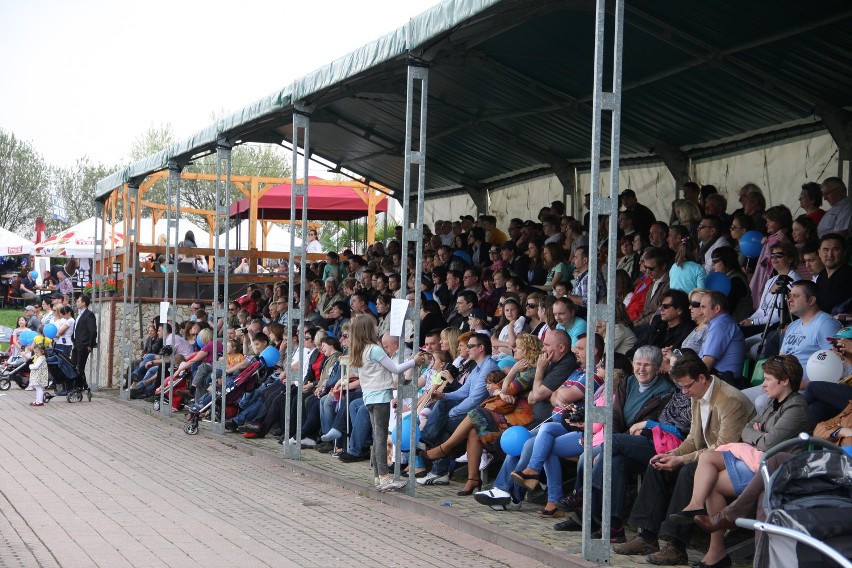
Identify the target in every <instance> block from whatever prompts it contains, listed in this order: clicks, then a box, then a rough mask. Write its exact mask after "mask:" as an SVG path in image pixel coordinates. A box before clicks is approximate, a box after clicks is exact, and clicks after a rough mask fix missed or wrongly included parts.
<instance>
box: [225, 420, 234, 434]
mask: <svg viewBox="0 0 852 568" xmlns="http://www.w3.org/2000/svg"><path fill="white" fill-rule="evenodd" d="M225 430H228V431H229V432H236V431H237V423H236V422H234V421H233V420H225Z"/></svg>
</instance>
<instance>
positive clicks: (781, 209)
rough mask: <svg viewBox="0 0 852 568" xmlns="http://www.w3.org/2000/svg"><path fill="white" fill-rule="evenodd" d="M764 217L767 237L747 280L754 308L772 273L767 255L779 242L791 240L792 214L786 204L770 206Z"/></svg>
mask: <svg viewBox="0 0 852 568" xmlns="http://www.w3.org/2000/svg"><path fill="white" fill-rule="evenodd" d="M765 218H766V234H767V237H766V239H764V241H765V242H764V244H763V249H761V251H760V256H758V258H757V264H756V265H755V267H754V274H753V275H752V277H751V282H749V286H750V287H751V297H752V300H753V302H754V307H755V309H757V308H758V307H759V306H758V302H759V301H760V296H761V292H763V287H764V285H765V284H766V281H767V280H769V278H770V276H771V275H772V269H773V267H772V264H771V263H770V262H769V261H770V259H769V255H770V252H771V250H772V248H773V247H774V246H775V245H777V244H778V243H779V242H791V241H792V239H791V236H790V232H791V230H792V229H793V215H792V214H791V213H790V210H789V209H788V208H787V206H786V205H776V206H774V207H770V208H769V209H768V210H767V211H766V216H765Z"/></svg>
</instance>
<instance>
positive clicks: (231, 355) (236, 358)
mask: <svg viewBox="0 0 852 568" xmlns="http://www.w3.org/2000/svg"><path fill="white" fill-rule="evenodd" d="M240 351H242V346H241V345H240V344H239V343H237V340H236V339H229V340H228V351H227V353H226V354H225V355H226V356H227V359H228V367H233V366H234V365H237V364H239V363H242V362H243V361H244V360H245V358H246V357H245V355H243V354H242V353H240Z"/></svg>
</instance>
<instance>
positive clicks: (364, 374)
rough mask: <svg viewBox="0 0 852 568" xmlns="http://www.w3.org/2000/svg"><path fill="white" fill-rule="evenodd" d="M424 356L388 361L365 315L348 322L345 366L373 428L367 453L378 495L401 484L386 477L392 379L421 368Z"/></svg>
mask: <svg viewBox="0 0 852 568" xmlns="http://www.w3.org/2000/svg"><path fill="white" fill-rule="evenodd" d="M425 362H426V356H425V355H424V354H423V353H417V354H415V355H414V356H413V357H412V358H411V359H409V360H408V361H405V362H404V363H397V362H395V361H393V360H391V358H390V357H388V355H387V353H385V350H384V349H382V346H381V345H379V338H378V337H377V336H376V322H375V320H374V319H373V318H372V317H371V316H368V315H366V314H360V315H357V316H355V317H354V318H353V319H352V321H351V322H350V336H349V364H350V365H351V366H352V367H353V368H355V369H358V379H359V380H360V383H361V391H362V392H363V398H364V405H365V406H366V407H367V412H368V413H369V415H370V425H371V426H372V428H373V439H374V440H376V443H374V444H373V445H372V448H371V450H370V459H371V461H372V464H373V474H374V476H375V479H374V481H375V486H376V488H377V489H379V490H380V491H389V490H393V489H398V488H400V487H403V486H404V485H405V481H402V480H400V481H398V482H395V481H394V479H393V475H392V474H390V473H388V456H387V451H388V449H387V444H384V443H383V440H387V438H388V421H389V420H390V407H391V405H390V403H391V400H392V398H393V389H394V383H395V382H396V381H395V377H394V375H397V374H401V373H404V372H406V371H408V370H409V369H411V368H413V367H414V365H415V364H418V365H423V364H424V363H425Z"/></svg>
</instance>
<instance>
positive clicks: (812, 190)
mask: <svg viewBox="0 0 852 568" xmlns="http://www.w3.org/2000/svg"><path fill="white" fill-rule="evenodd" d="M799 206H800V207H801V208H802V211H804V212H805V215H807V216H808V218H810V220H811V221H813V222H814V225H819V222H820V221H821V220H822V217H823V215H825V209H822V208H821V206H822V192H821V191H820V186H819V184H818V183H816V182H813V181H809V182H805V183H803V184H802V192H801V193H800V194H799Z"/></svg>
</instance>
